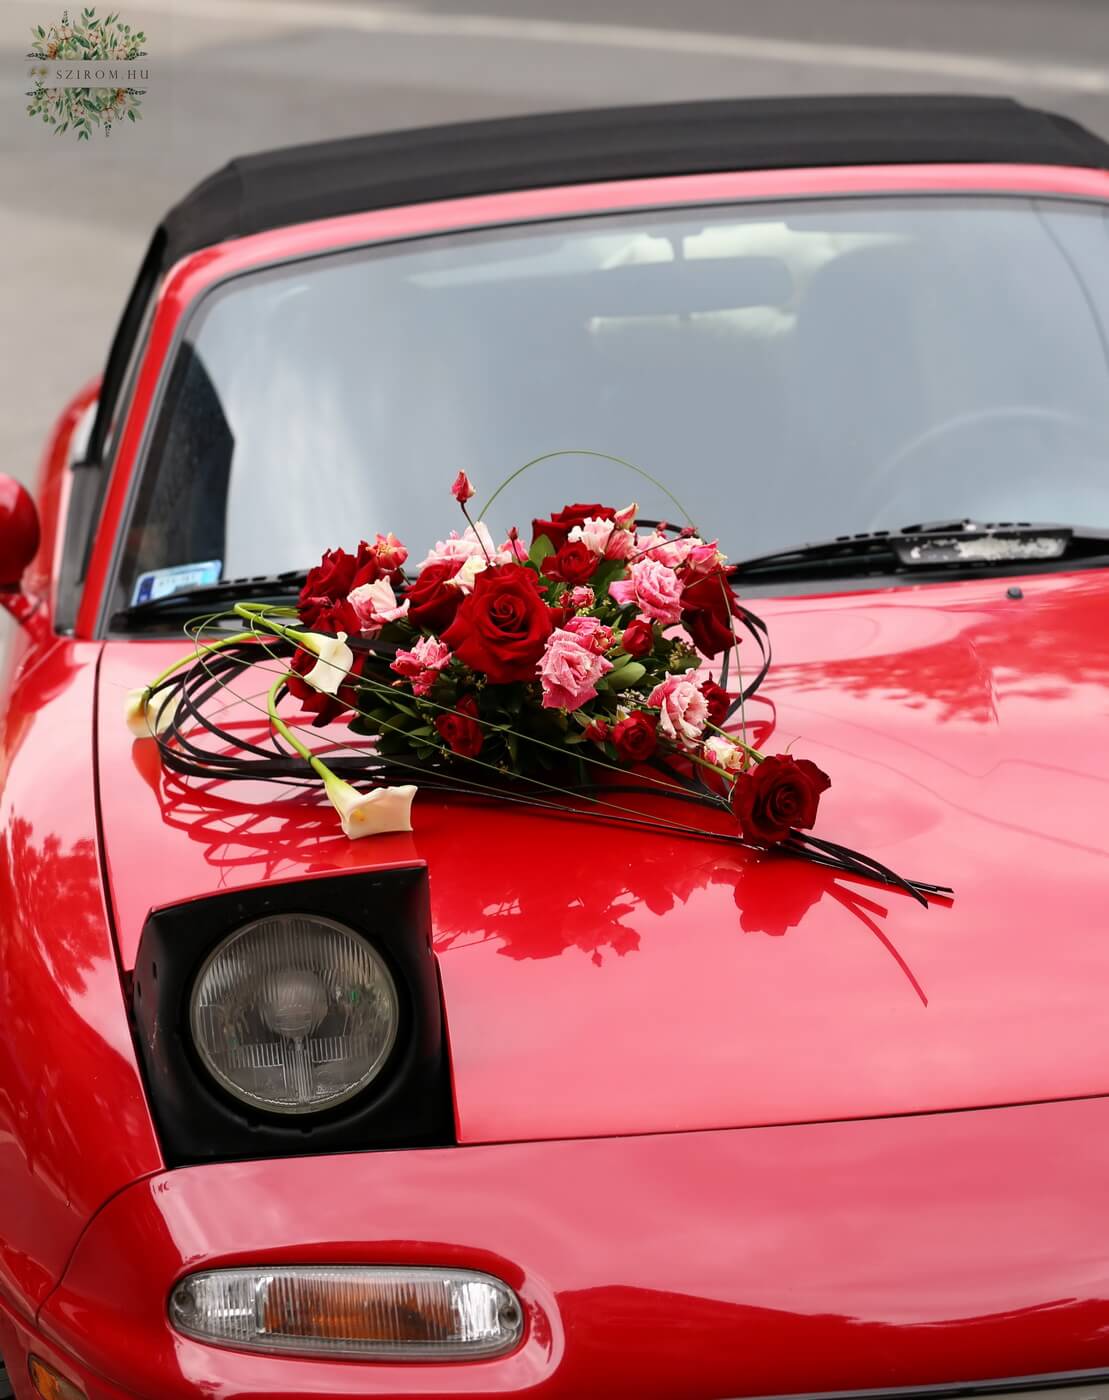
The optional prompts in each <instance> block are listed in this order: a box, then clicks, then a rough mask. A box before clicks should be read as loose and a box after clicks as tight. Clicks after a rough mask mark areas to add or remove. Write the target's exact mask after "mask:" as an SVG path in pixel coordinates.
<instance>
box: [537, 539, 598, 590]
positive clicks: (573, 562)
mask: <svg viewBox="0 0 1109 1400" xmlns="http://www.w3.org/2000/svg"><path fill="white" fill-rule="evenodd" d="M600 562H601V561H600V560H599V559H598V558H597V556H596V555H595V554H594V553H593V551H592V550H591V549H590V548H589V546H588V545H585V544H582V543H581V541H580V540H579V541H577V542H576V543H571V542H569V541H568V542H567V543H566V544H564V545H563V546H562V548H561V549H560V550H559V551H558V552H557V553H556V554H550V555H548V556H547V558H546V559H544V560H543V564H542V569H543V573H544V574H545V575H546V576H547V578H553V579H557V580H558V582H559V583H584V582H585V581H586V579H589V578H592V577H593V575H594V574H595V573H596V571H597V565H598V564H599V563H600Z"/></svg>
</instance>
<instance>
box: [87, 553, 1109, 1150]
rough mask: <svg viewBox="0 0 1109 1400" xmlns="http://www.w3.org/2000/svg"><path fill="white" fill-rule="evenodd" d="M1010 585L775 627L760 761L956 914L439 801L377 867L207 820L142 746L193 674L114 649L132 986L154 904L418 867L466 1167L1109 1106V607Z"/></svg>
mask: <svg viewBox="0 0 1109 1400" xmlns="http://www.w3.org/2000/svg"><path fill="white" fill-rule="evenodd" d="M1008 582H1009V581H1008V580H997V579H986V580H977V581H973V582H956V583H949V584H933V585H929V586H923V587H915V588H901V589H890V590H885V591H881V592H864V593H850V594H841V595H839V596H832V597H822V598H795V599H779V600H774V601H770V600H761V599H760V600H759V602H758V611H759V612H760V613H761V614H763V615H764V616H765V617H766V618H767V620H768V622H769V624H770V628H771V633H772V635H773V637H774V653H775V665H774V668H773V670H772V672H771V675H770V678H769V680H768V681H767V682H766V684H765V685H764V687H763V689H762V691H760V698H759V700H758V701H757V702H756V703H755V704H754V705H752V707H751V712H750V713H751V718H752V720H753V722H754V724H755V725H756V727H757V731H758V739H759V744H760V747H766V746H768V747H769V748H770V749H771V750H772V751H778V750H779V749H784V748H785V747H786V745H787V744H789V743H791V742H792V741H794V740H797V739H803V741H804V748H805V752H806V754H808V755H809V756H810V757H812V758H813V759H814V760H815V761H816V762H818V763H819V764H820V766H821V767H822V768H824V769H825V770H826V771H827V772H829V773H830V774H832V776H833V787H832V789H831V791H830V792H829V793H828V794H827V795H826V796H825V798H824V801H823V806H822V808H821V821H822V828H823V830H824V831H830V832H834V833H835V836H836V838H837V839H839V840H842V841H843V842H845V843H846V844H848V845H851V846H854V847H856V848H858V849H861V850H866V851H868V852H869V853H870V854H872V855H873V856H875V857H876V858H877V859H879V860H883V861H885V862H886V863H888V864H890V865H892V866H893V867H894V868H896V869H898V870H901V871H903V872H905V873H907V874H909V875H912V876H918V877H920V878H922V879H927V880H934V881H939V882H942V883H945V884H950V885H952V886H954V888H955V889H956V891H957V897H956V899H955V902H954V904H953V905H951V906H944V905H936V906H934V907H933V908H931V909H929V910H925V909H921V908H920V907H919V906H918V905H916V904H915V903H913V902H912V901H911V900H909V899H908V898H906V897H905V896H903V895H898V894H894V893H891V892H889V891H886V890H882V889H877V888H874V887H868V886H865V885H860V884H858V883H855V882H852V881H850V880H846V879H835V878H832V877H830V876H829V875H828V874H827V873H826V872H822V871H820V870H818V869H816V868H815V867H812V866H807V865H805V864H803V863H800V862H792V863H790V864H788V865H785V864H783V863H782V862H781V861H780V860H779V859H775V858H774V857H759V856H757V855H754V854H752V853H750V852H745V851H742V850H738V849H736V848H734V847H730V846H724V845H714V844H712V843H711V842H706V841H699V840H696V839H694V838H681V837H675V838H665V837H662V836H659V835H652V837H651V838H650V840H647V839H646V838H645V837H643V836H642V835H641V834H640V833H637V832H633V831H628V830H626V829H618V828H615V827H613V826H612V825H611V824H609V825H607V826H591V825H589V824H585V823H575V822H573V821H565V820H564V821H561V822H559V821H555V820H552V819H547V818H543V817H541V816H540V815H538V814H529V816H528V819H527V821H526V822H522V821H521V820H520V818H519V816H518V815H517V814H516V812H515V811H512V810H510V811H508V812H507V813H506V812H501V811H497V810H496V809H490V808H475V807H465V806H460V805H459V804H458V803H450V804H442V803H439V802H436V801H434V800H433V799H432V797H431V796H430V795H427V794H421V795H420V797H419V798H418V799H417V803H416V806H415V808H414V825H415V828H416V829H415V831H414V832H413V833H412V834H411V835H407V834H405V835H395V836H389V837H381V838H375V839H374V840H373V841H372V842H371V841H364V842H354V843H352V842H350V841H348V840H346V838H345V837H343V836H342V835H341V833H340V832H339V829H338V824H337V821H336V819H335V817H334V815H333V813H332V811H331V808H330V807H329V806H327V805H326V803H325V804H324V805H323V806H322V807H321V806H317V805H305V803H304V800H303V799H302V798H301V797H300V796H299V795H298V794H297V793H295V792H294V793H289V794H287V795H286V796H285V797H284V798H278V797H277V795H276V794H275V792H274V791H273V789H268V790H259V791H257V792H247V791H243V789H242V785H241V784H231V785H227V786H224V787H223V788H220V787H213V786H205V787H204V789H203V790H202V791H198V790H196V789H193V790H192V791H185V790H183V789H182V787H181V785H180V784H179V782H177V780H175V779H173V778H172V777H167V775H166V774H165V773H164V772H163V771H162V769H161V765H160V763H159V759H158V755H157V752H156V751H155V750H154V749H153V746H152V745H150V744H146V743H138V744H133V741H132V740H131V738H130V736H129V735H128V733H127V731H126V730H125V728H124V726H123V724H122V722H121V720H120V718H119V715H120V707H121V700H122V696H123V695H124V693H125V692H126V691H127V690H128V689H129V688H130V687H132V686H134V685H137V684H140V683H142V682H143V680H144V679H145V678H147V677H149V675H151V674H152V673H154V672H155V671H156V670H158V669H160V668H161V666H163V665H164V664H166V662H167V661H169V660H170V659H172V657H173V656H174V654H175V653H176V652H177V648H176V647H175V645H173V644H169V645H166V644H159V645H152V646H137V645H134V644H132V643H124V642H110V643H108V645H107V646H106V648H105V653H104V659H103V665H102V672H101V707H100V712H101V719H100V739H99V745H100V754H101V762H102V764H103V771H104V783H103V788H102V804H103V822H104V836H105V845H106V852H107V862H108V872H109V877H110V884H111V892H112V900H113V907H114V910H115V920H116V928H117V931H118V936H119V942H120V949H121V956H122V958H123V960H124V963H125V965H127V966H130V964H131V962H132V960H133V958H134V955H135V950H136V946H137V940H138V937H139V933H140V930H141V927H142V923H143V920H144V918H145V916H146V913H147V910H148V909H149V908H150V907H151V906H152V905H156V904H159V903H161V904H166V903H175V902H178V901H182V900H188V899H193V898H196V897H198V896H201V895H204V894H207V893H208V892H210V891H211V890H213V889H217V888H219V889H223V888H227V887H234V886H239V885H251V884H260V883H263V882H266V881H270V880H274V879H289V878H294V877H298V876H305V875H316V874H319V875H323V874H326V873H327V872H329V871H335V870H348V869H352V868H357V867H359V866H362V865H369V864H374V863H376V862H378V861H381V860H388V861H393V860H400V859H411V858H418V859H422V860H425V861H426V862H427V865H428V868H429V871H430V884H431V899H432V921H433V933H434V939H435V949H436V953H437V956H438V960H439V967H440V974H441V978H442V984H443V992H444V1000H445V1006H446V1016H447V1026H448V1030H449V1034H450V1043H451V1056H452V1069H453V1076H454V1086H455V1097H456V1104H457V1113H458V1127H459V1132H460V1136H461V1139H462V1140H463V1141H465V1142H471V1143H472V1142H491V1141H504V1140H521V1139H529V1138H541V1137H584V1136H591V1135H595V1134H610V1133H611V1134H620V1133H638V1132H660V1131H668V1130H691V1129H704V1128H719V1127H736V1126H742V1125H753V1124H768V1123H790V1122H801V1121H809V1120H816V1119H827V1118H845V1117H861V1116H871V1115H877V1114H887V1113H908V1112H919V1111H922V1110H929V1111H934V1110H940V1109H951V1108H967V1107H974V1106H979V1105H984V1104H1004V1103H1015V1102H1022V1101H1030V1100H1039V1099H1050V1098H1059V1097H1065V1096H1070V1095H1079V1094H1101V1093H1106V1092H1109V1054H1107V1053H1106V1047H1107V1046H1109V1010H1107V1009H1106V1004H1105V997H1104V990H1103V989H1104V987H1105V985H1106V982H1107V981H1109V940H1107V939H1106V937H1105V888H1106V879H1107V868H1109V866H1107V862H1109V843H1107V841H1106V836H1105V831H1104V829H1103V827H1102V824H1101V823H1099V822H1096V821H1091V813H1095V812H1099V811H1102V810H1104V808H1105V806H1106V802H1107V800H1109V750H1107V748H1106V745H1105V744H1104V742H1103V741H1102V734H1103V731H1104V726H1105V722H1106V721H1105V714H1106V711H1107V709H1109V587H1107V584H1106V576H1105V574H1104V573H1103V572H1100V571H1098V572H1090V573H1081V574H1069V575H1055V576H1040V577H1038V578H1029V579H1025V580H1022V586H1023V588H1024V594H1025V596H1024V598H1023V600H1022V601H1019V602H1017V601H1014V600H1012V599H1010V598H1009V597H1007V594H1006V589H1007V586H1008ZM237 719H241V722H242V723H243V724H244V726H247V727H253V726H254V725H256V724H257V713H256V711H254V710H252V709H250V708H247V707H243V709H242V711H241V713H240V715H239V716H237ZM253 804H257V805H253ZM262 804H264V806H262ZM260 808H261V810H259V809H260ZM706 1026H711V1027H712V1031H711V1034H709V1035H706V1034H705V1027H706ZM1030 1027H1034V1028H1035V1033H1034V1034H1030Z"/></svg>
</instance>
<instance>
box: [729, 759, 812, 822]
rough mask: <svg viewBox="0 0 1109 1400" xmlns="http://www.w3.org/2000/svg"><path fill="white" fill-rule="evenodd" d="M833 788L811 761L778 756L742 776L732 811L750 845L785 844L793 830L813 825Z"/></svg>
mask: <svg viewBox="0 0 1109 1400" xmlns="http://www.w3.org/2000/svg"><path fill="white" fill-rule="evenodd" d="M831 786H832V780H831V778H829V777H828V775H827V773H823V772H821V770H820V769H819V768H818V767H817V766H816V764H815V763H811V762H810V761H809V760H808V759H807V758H790V757H789V755H788V754H777V755H775V756H773V757H771V758H764V759H763V761H762V762H761V763H760V764H758V765H757V767H755V768H754V769H753V770H752V771H751V772H749V773H740V774H739V776H738V777H737V778H736V781H735V787H734V788H733V789H732V810H733V811H734V812H735V814H736V817H737V818H738V819H739V825H740V828H741V830H742V831H743V835H744V836H745V837H746V839H747V840H748V841H766V842H768V843H773V842H775V841H784V840H785V838H786V837H787V836H788V835H789V833H790V828H791V827H797V826H804V827H811V826H812V825H813V823H814V822H815V821H816V809H817V807H818V806H819V805H820V794H821V793H822V792H826V791H827V790H828V788H830V787H831Z"/></svg>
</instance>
